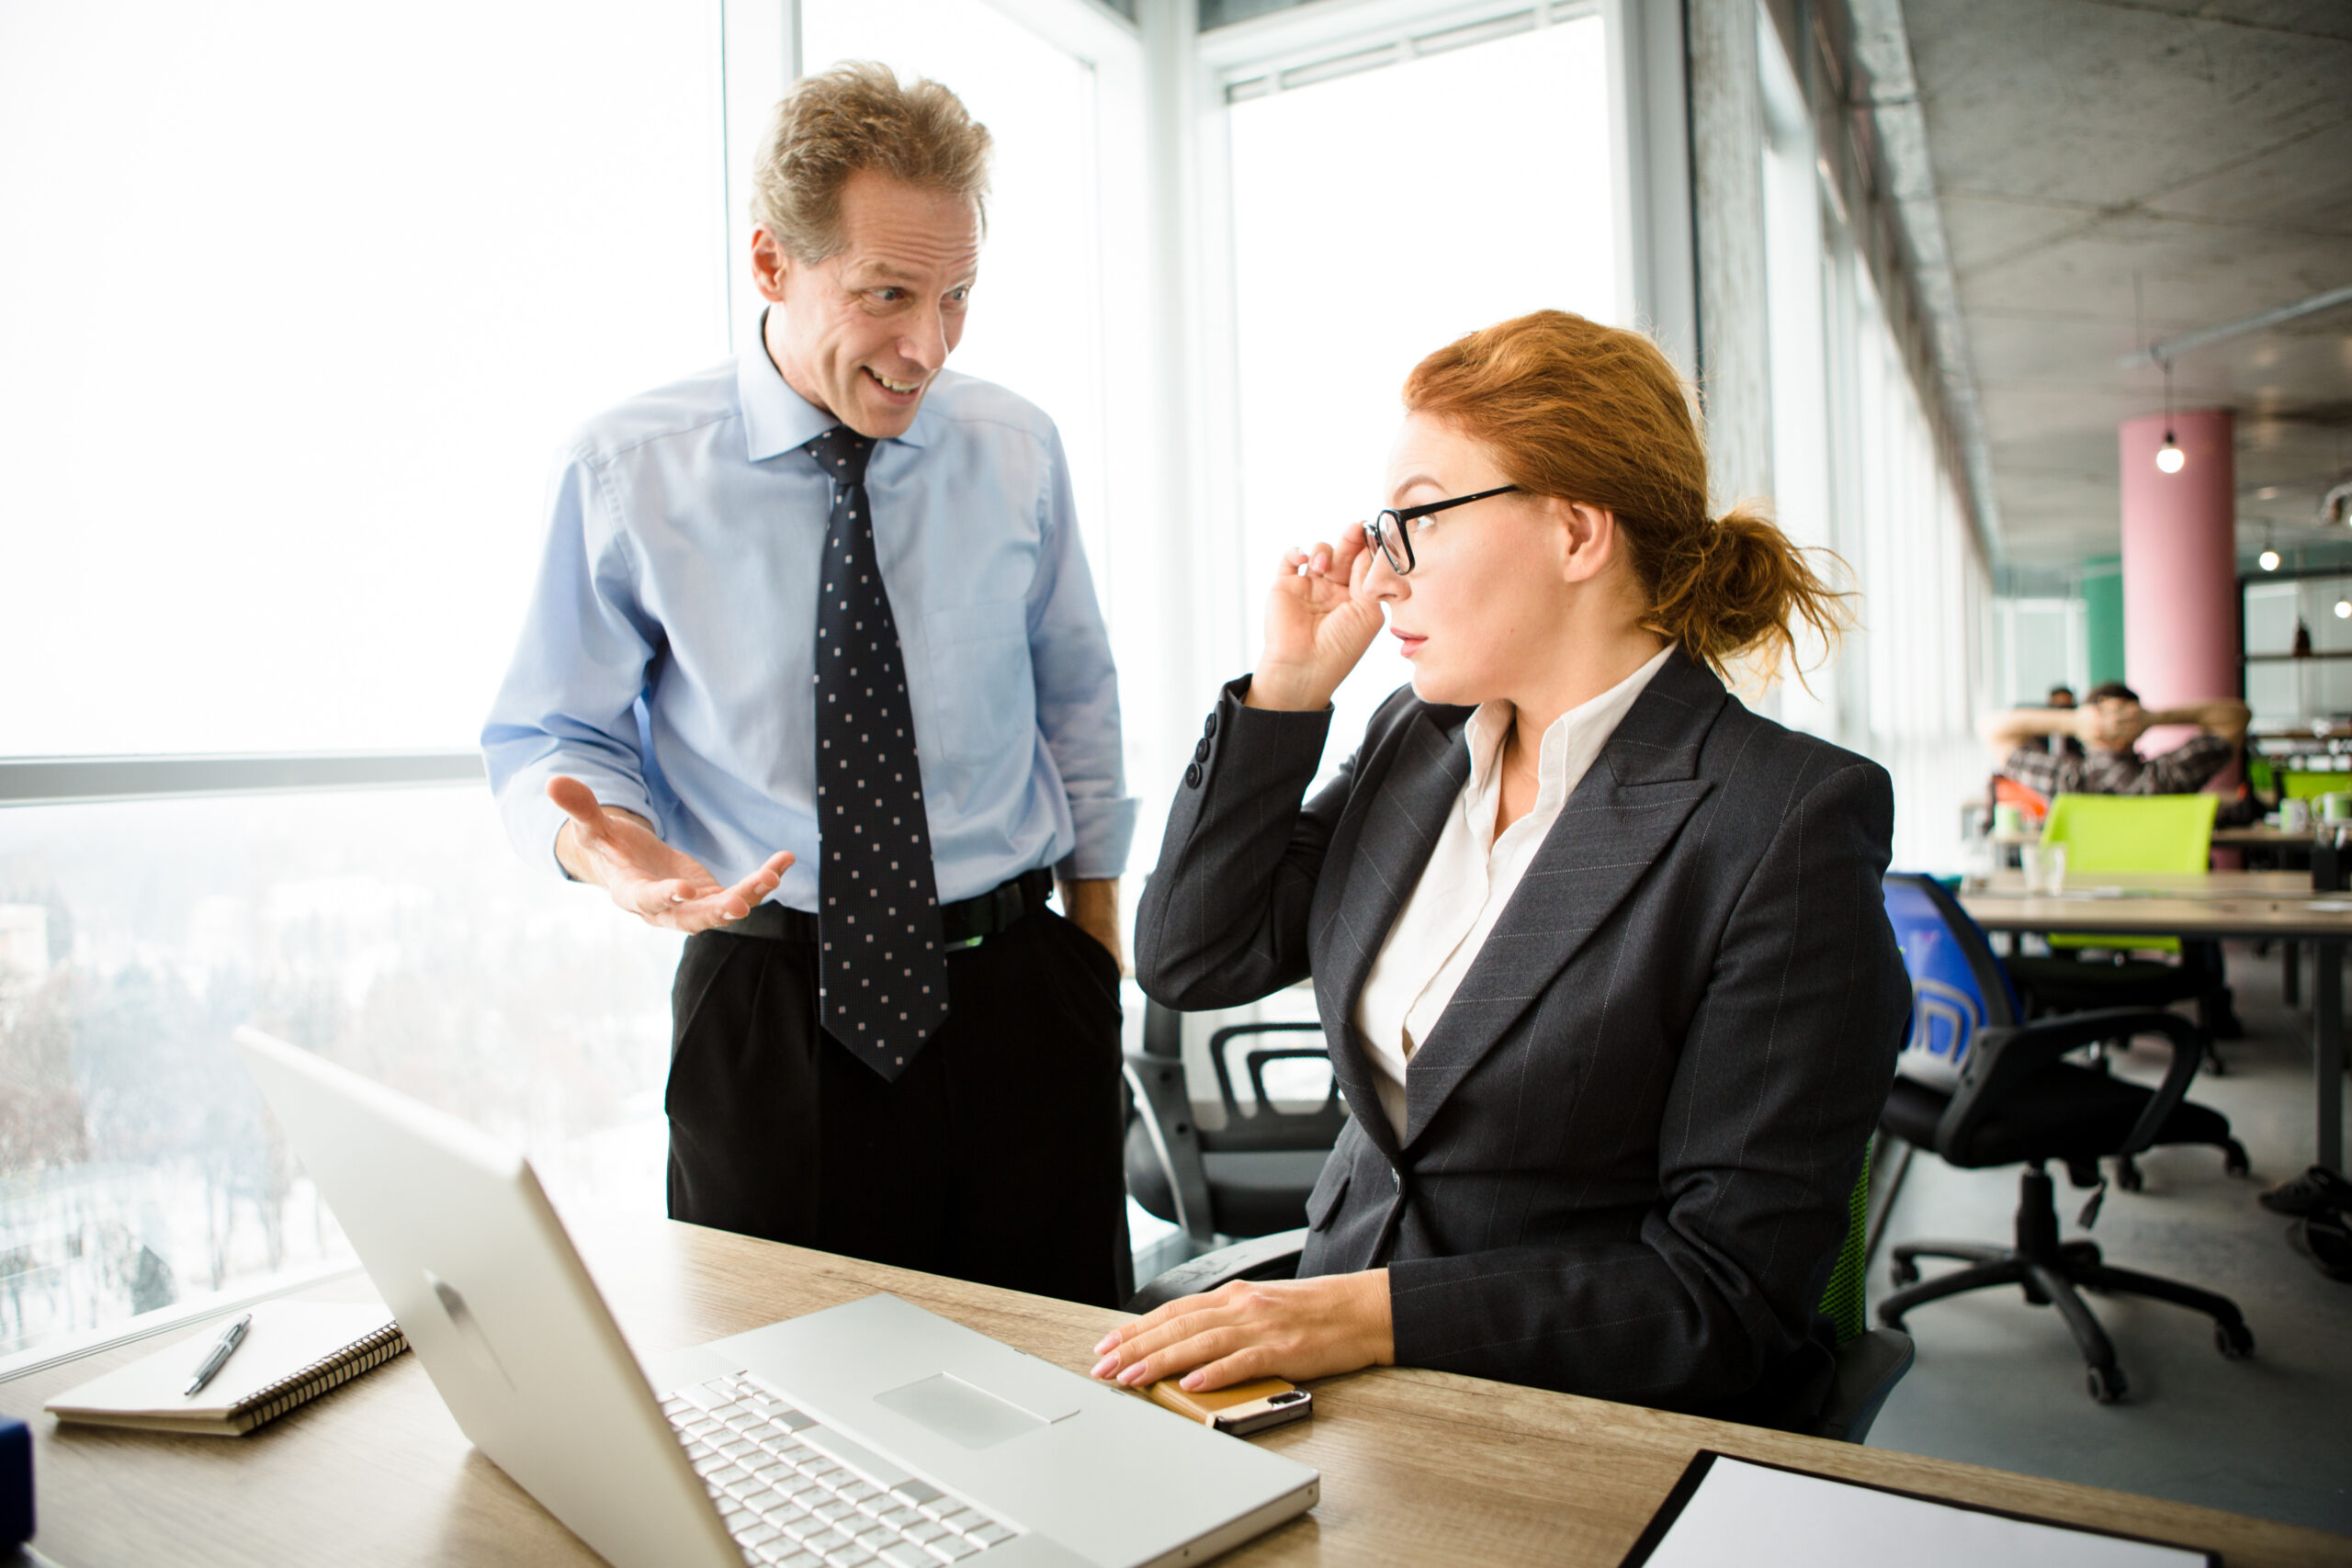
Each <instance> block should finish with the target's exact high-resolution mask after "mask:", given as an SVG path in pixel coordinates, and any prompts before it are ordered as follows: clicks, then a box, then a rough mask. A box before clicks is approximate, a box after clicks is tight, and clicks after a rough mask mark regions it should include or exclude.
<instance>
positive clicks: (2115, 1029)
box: [1936, 1008, 2205, 1155]
mask: <svg viewBox="0 0 2352 1568" xmlns="http://www.w3.org/2000/svg"><path fill="white" fill-rule="evenodd" d="M2133 1034H2161V1035H2163V1036H2164V1037H2165V1041H2166V1042H2167V1043H2169V1044H2170V1045H2171V1047H2172V1062H2171V1065H2170V1066H2168V1067H2167V1068H2166V1069H2165V1079H2164V1082H2163V1083H2162V1084H2161V1085H2159V1086H2158V1087H2157V1089H2156V1090H2155V1092H2154V1095H2152V1096H2151V1097H2150V1098H2149V1100H2148V1104H2147V1108H2146V1109H2145V1110H2144V1111H2142V1112H2141V1113H2140V1120H2139V1121H2138V1122H2135V1123H2134V1124H2133V1125H2132V1128H2131V1134H2130V1135H2129V1136H2127V1137H2126V1138H2125V1139H2124V1141H2123V1147H2121V1148H2120V1149H2116V1150H2114V1151H2113V1152H2114V1153H2116V1154H2119V1155H2135V1154H2138V1153H2140V1152H2141V1151H2142V1150H2143V1149H2145V1148H2147V1147H2148V1146H2149V1145H2152V1144H2154V1142H2155V1139H2156V1132H2157V1129H2159V1128H2161V1127H2162V1126H2163V1125H2164V1124H2165V1118H2166V1117H2167V1116H2170V1115H2171V1114H2172V1113H2173V1111H2174V1110H2175V1109H2176V1108H2177V1107H2178V1106H2179V1104H2180V1102H2181V1100H2184V1099H2185V1098H2187V1096H2188V1080H2189V1079H2191V1078H2193V1077H2196V1076H2197V1067H2198V1064H2199V1062H2200V1061H2202V1060H2203V1057H2204V1051H2205V1047H2204V1042H2203V1040H2202V1039H2200V1038H2199V1035H2198V1032H2197V1027H2196V1025H2194V1024H2192V1023H2190V1022H2189V1021H2188V1020H2187V1019H2185V1018H2182V1017H2181V1016H2180V1015H2179V1014H2178V1013H2173V1012H2164V1011H2160V1010H2154V1009H2148V1008H2104V1009H2101V1010H2098V1011H2097V1012H2078V1013H2069V1014H2067V1015H2066V1016H2065V1017H2064V1018H2052V1019H2044V1020H2041V1021H2039V1022H2035V1023H2028V1024H2023V1025H2020V1026H2018V1027H2017V1028H2014V1029H1988V1030H1986V1031H1985V1032H1984V1033H1982V1034H1980V1035H1978V1036H1977V1037H1976V1040H1975V1042H1974V1043H1973V1044H1972V1045H1971V1046H1970V1047H1969V1050H1968V1059H1967V1061H1966V1062H1964V1063H1963V1064H1962V1066H1961V1070H1960V1083H1959V1086H1958V1087H1957V1088H1956V1089H1953V1090H1952V1097H1951V1105H1950V1106H1949V1107H1947V1108H1946V1109H1945V1111H1944V1114H1943V1119H1942V1120H1941V1121H1939V1122H1937V1124H1936V1146H1937V1147H1938V1148H1939V1149H1943V1150H1951V1149H1958V1148H1960V1147H1962V1145H1964V1144H1965V1143H1966V1141H1967V1140H1968V1138H1969V1136H1970V1135H1971V1134H1973V1133H1974V1132H1975V1130H1976V1128H1977V1127H1978V1126H1979V1125H1980V1124H1981V1123H1982V1122H1984V1121H1985V1118H1986V1117H1988V1116H1989V1115H1991V1114H1992V1113H1993V1112H1994V1111H1996V1110H1997V1109H1999V1107H2000V1105H2001V1103H2002V1101H2003V1100H2005V1099H2006V1098H2007V1095H2008V1092H2009V1091H2010V1090H2011V1089H2014V1088H2015V1087H2016V1086H2017V1085H2018V1083H2019V1082H2020V1081H2022V1080H2023V1079H2025V1078H2028V1077H2032V1076H2033V1075H2034V1074H2035V1073H2037V1072H2040V1071H2041V1069H2042V1068H2044V1067H2046V1066H2050V1064H2051V1063H2052V1062H2055V1061H2056V1060H2058V1058H2059V1057H2061V1056H2063V1055H2065V1054H2066V1053H2067V1052H2069V1051H2074V1050H2079V1049H2080V1048H2081V1047H2083V1046H2085V1045H2090V1044H2095V1043H2098V1042H2099V1041H2101V1040H2114V1039H2118V1038H2121V1037H2124V1036H2128V1035H2133Z"/></svg>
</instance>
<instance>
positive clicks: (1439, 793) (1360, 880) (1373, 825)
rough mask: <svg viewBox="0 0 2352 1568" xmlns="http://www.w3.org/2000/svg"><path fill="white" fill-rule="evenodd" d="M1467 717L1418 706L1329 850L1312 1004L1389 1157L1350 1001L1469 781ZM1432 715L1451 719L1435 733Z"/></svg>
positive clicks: (1354, 1099)
mask: <svg viewBox="0 0 2352 1568" xmlns="http://www.w3.org/2000/svg"><path fill="white" fill-rule="evenodd" d="M1469 711H1470V710H1468V709H1466V708H1459V709H1446V708H1437V709H1434V710H1432V709H1429V708H1424V709H1422V710H1421V711H1420V712H1419V713H1418V714H1416V715H1415V716H1414V717H1413V720H1412V722H1411V724H1410V725H1409V726H1408V728H1407V730H1406V732H1405V734H1404V735H1403V736H1402V737H1401V738H1400V741H1399V745H1398V748H1397V760H1396V761H1395V762H1394V763H1393V764H1391V765H1390V767H1389V769H1388V771H1387V773H1386V774H1385V776H1384V777H1383V778H1382V779H1381V781H1380V783H1379V785H1378V787H1376V788H1374V789H1373V790H1372V791H1370V792H1368V798H1367V800H1366V805H1365V807H1364V811H1363V816H1362V818H1359V819H1358V820H1357V821H1356V822H1355V823H1354V824H1352V828H1353V831H1352V834H1351V832H1350V830H1349V829H1350V827H1351V825H1350V824H1345V823H1343V824H1342V825H1341V829H1340V832H1339V833H1337V834H1335V835H1334V837H1333V841H1332V844H1331V851H1330V853H1331V856H1332V858H1334V859H1338V860H1343V861H1345V862H1346V863H1347V866H1348V875H1347V881H1346V883H1345V884H1344V885H1343V886H1342V887H1341V888H1340V897H1339V898H1338V899H1337V901H1336V902H1334V903H1333V904H1332V905H1331V906H1330V909H1331V915H1330V919H1329V924H1328V925H1327V927H1326V929H1325V930H1324V931H1322V932H1320V933H1318V935H1319V938H1320V940H1319V941H1318V942H1317V950H1318V952H1317V964H1316V966H1315V991H1316V1000H1317V1006H1318V1010H1320V1012H1321V1013H1322V1015H1323V1035H1324V1039H1325V1041H1326V1042H1327V1043H1328V1045H1329V1050H1330V1053H1331V1070H1332V1072H1333V1074H1334V1075H1335V1076H1336V1077H1338V1078H1339V1080H1340V1089H1341V1090H1343V1091H1344V1092H1345V1093H1346V1095H1347V1097H1348V1103H1349V1105H1350V1106H1351V1108H1353V1110H1354V1111H1355V1115H1356V1121H1357V1122H1358V1123H1359V1124H1361V1125H1362V1126H1363V1130H1364V1133H1365V1134H1366V1135H1367V1136H1369V1137H1370V1138H1371V1139H1372V1141H1373V1142H1374V1144H1375V1145H1378V1146H1379V1148H1380V1149H1381V1152H1383V1153H1384V1154H1385V1155H1387V1156H1389V1157H1390V1158H1391V1159H1394V1158H1395V1157H1396V1155H1397V1137H1396V1133H1395V1130H1394V1129H1393V1128H1391V1127H1390V1126H1389V1124H1388V1117H1387V1114H1386V1112H1385V1111H1382V1110H1381V1108H1380V1096H1379V1094H1378V1092H1377V1091H1376V1090H1375V1089H1374V1087H1373V1077H1374V1067H1373V1065H1372V1063H1371V1061H1370V1060H1369V1059H1368V1058H1367V1057H1366V1056H1365V1055H1364V1053H1363V1048H1362V1047H1361V1046H1359V1045H1358V1044H1357V1043H1356V1038H1355V1027H1354V1015H1355V1005H1356V998H1357V996H1358V995H1360V994H1361V993H1362V992H1363V982H1364V976H1367V975H1369V974H1370V973H1371V972H1372V961H1373V960H1374V958H1375V957H1377V956H1378V955H1379V953H1380V947H1381V943H1383V942H1385V941H1386V940H1387V939H1388V928H1389V927H1390V926H1392V925H1395V924H1396V923H1397V910H1399V909H1401V908H1404V907H1405V898H1406V896H1407V895H1408V894H1409V893H1410V892H1411V891H1412V890H1413V887H1414V886H1415V885H1416V884H1417V883H1419V881H1420V877H1421V870H1422V868H1423V867H1424V866H1426V865H1428V864H1429V859H1430V852H1431V851H1432V850H1434V849H1436V847H1437V840H1438V834H1439V833H1440V832H1441V831H1442V829H1444V827H1445V814H1446V813H1447V812H1448V811H1450V810H1452V809H1453V804H1454V802H1455V801H1456V800H1457V799H1458V798H1460V796H1461V794H1462V784H1463V781H1464V780H1465V779H1467V778H1468V777H1469V776H1470V752H1469V750H1468V748H1467V747H1465V746H1464V744H1463V741H1462V725H1463V723H1464V721H1466V720H1467V718H1468V716H1469ZM1433 713H1434V714H1435V715H1437V716H1449V717H1450V718H1451V722H1450V723H1449V724H1446V725H1443V726H1441V724H1440V723H1439V720H1438V717H1433V716H1432V714H1433Z"/></svg>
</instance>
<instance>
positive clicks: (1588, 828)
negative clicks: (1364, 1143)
mask: <svg viewBox="0 0 2352 1568" xmlns="http://www.w3.org/2000/svg"><path fill="white" fill-rule="evenodd" d="M1727 700H1728V699H1727V698H1726V696H1725V694H1724V688H1723V682H1720V681H1718V680H1716V679H1715V677H1714V676H1713V674H1712V673H1710V672H1709V671H1706V670H1705V669H1703V668H1702V667H1701V666H1699V665H1697V664H1695V663H1693V662H1692V661H1691V660H1690V659H1689V658H1688V657H1686V656H1685V655H1684V654H1683V653H1682V651H1681V650H1680V649H1676V650H1675V651H1674V652H1673V653H1672V654H1671V655H1670V656H1668V660H1667V661H1666V663H1665V664H1664V665H1663V666H1661V667H1660V668H1659V670H1658V672H1657V674H1656V675H1655V676H1653V677H1652V678H1651V680H1650V683H1649V685H1648V686H1647V687H1646V688H1645V690H1644V691H1643V693H1642V694H1641V696H1640V697H1639V698H1637V699H1636V700H1635V701H1634V706H1633V708H1632V710H1631V711H1630V712H1628V713H1627V714H1626V715H1625V717H1624V719H1623V722H1622V723H1620V724H1619V725H1618V727H1617V730H1616V733H1614V734H1613V735H1611V737H1610V739H1609V743H1608V744H1607V745H1606V746H1605V747H1603V748H1602V749H1601V752H1600V757H1599V758H1597V759H1596V760H1595V761H1594V762H1593V764H1592V766H1591V767H1590V768H1589V769H1588V770H1587V771H1586V773H1585V776H1584V778H1583V779H1582V781H1580V782H1579V783H1578V784H1577V787H1576V789H1575V791H1574V792H1573V793H1572V794H1571V795H1569V796H1568V799H1567V802H1566V805H1565V806H1563V807H1561V810H1560V817H1559V820H1558V821H1556V822H1555V823H1554V824H1553V825H1552V830H1551V831H1550V832H1549V833H1547V834H1546V835H1545V836H1544V842H1543V844H1542V845H1541V846H1540V847H1539V848H1538V849H1537V850H1536V852H1535V858H1534V860H1533V861H1532V862H1531V863H1529V864H1528V867H1527V872H1526V874H1525V875H1523V876H1522V877H1521V879H1520V884H1519V886H1518V888H1517V890H1515V891H1514V892H1513V893H1512V895H1511V899H1510V903H1509V904H1508V905H1506V906H1505V907H1504V908H1503V912H1502V916H1501V918H1500V919H1498V920H1497V921H1496V922H1495V928H1494V930H1493V931H1491V932H1489V933H1488V934H1487V941H1486V942H1485V944H1484V945H1483V946H1482V947H1480V948H1479V950H1478V956H1477V958H1476V960H1475V961H1473V962H1472V964H1471V965H1470V970H1469V973H1467V974H1465V975H1464V976H1463V977H1462V984H1461V986H1460V987H1457V988H1456V989H1455V991H1454V993H1453V998H1452V999H1451V1000H1450V1001H1448V1002H1447V1004H1446V1008H1445V1011H1444V1012H1443V1013H1442V1014H1441V1015H1440V1016H1439V1018H1438V1022H1437V1026H1436V1027H1435V1028H1434V1029H1432V1030H1430V1037H1429V1039H1428V1040H1426V1041H1424V1042H1423V1043H1422V1044H1421V1048H1420V1049H1419V1051H1417V1052H1415V1053H1414V1054H1413V1061H1412V1066H1411V1068H1410V1070H1409V1071H1408V1073H1407V1074H1406V1079H1405V1087H1406V1108H1407V1109H1406V1123H1405V1142H1406V1143H1407V1144H1408V1145H1409V1144H1411V1143H1412V1142H1413V1140H1414V1139H1416V1138H1418V1137H1419V1136H1420V1135H1421V1133H1422V1131H1423V1130H1424V1129H1426V1128H1427V1127H1428V1126H1429V1124H1430V1119H1431V1118H1433V1117H1434V1116H1435V1115H1436V1114H1437V1111H1438V1109H1439V1108H1440V1107H1441V1106H1442V1105H1443V1104H1444V1103H1445V1100H1446V1099H1447V1097H1448V1096H1449V1095H1451V1094H1452V1093H1453V1089H1454V1086H1455V1085H1457V1084H1459V1083H1460V1082H1461V1081H1462V1080H1463V1078H1464V1077H1466V1076H1468V1074H1469V1072H1470V1070H1471V1069H1472V1068H1474V1067H1476V1066H1477V1065H1478V1063H1479V1062H1480V1061H1481V1060H1483V1059H1484V1058H1485V1057H1486V1055H1487V1053H1488V1052H1489V1051H1492V1050H1493V1049H1494V1048H1495V1046H1496V1044H1497V1043H1498V1042H1499V1041H1500V1040H1501V1039H1502V1037H1503V1035H1504V1034H1505V1033H1506V1032H1508V1031H1509V1030H1510V1027H1511V1025H1512V1024H1513V1023H1515V1022H1517V1021H1518V1020H1519V1017H1520V1015H1521V1013H1522V1012H1524V1011H1525V1010H1527V1007H1528V1005H1529V1004H1530V1003H1531V1002H1532V1001H1533V1000H1534V999H1535V998H1537V997H1538V996H1540V995H1542V994H1543V992H1544V987H1546V986H1548V985H1549V984H1550V983H1551V981H1552V978H1553V976H1555V975H1557V974H1558V973H1559V972H1560V970H1561V969H1562V968H1564V967H1565V966H1566V964H1567V963H1568V961H1569V960H1570V959H1572V958H1574V957H1575V956H1576V954H1577V950H1578V949H1580V948H1582V947H1583V946H1584V944H1585V942H1587V941H1588V940H1589V939H1590V938H1591V936H1592V933H1593V932H1594V931H1597V930H1599V929H1600V925H1601V922H1603V921H1604V920H1606V919H1608V918H1609V916H1610V914H1611V912H1612V911H1613V910H1615V908H1617V906H1618V905H1619V904H1620V903H1622V902H1623V900H1624V898H1625V896H1626V895H1627V894H1628V893H1630V892H1631V891H1632V890H1633V887H1634V884H1635V883H1637V882H1639V881H1640V880H1641V879H1642V876H1643V874H1645V873H1646V872H1647V871H1648V870H1649V869H1650V867H1651V866H1652V865H1655V864H1656V863H1657V861H1658V859H1659V857H1660V856H1662V855H1663V854H1664V853H1665V852H1666V850H1667V847H1668V845H1669V844H1671V843H1672V842H1673V840H1674V836H1675V835H1676V834H1677V833H1678V832H1679V831H1680V830H1681V828H1682V824H1683V822H1684V821H1685V820H1686V819H1688V818H1689V817H1690V815H1691V811H1692V809H1693V808H1695V807H1697V806H1698V804H1699V802H1700V800H1701V799H1702V798H1703V797H1704V796H1705V795H1706V794H1707V792H1708V791H1709V790H1710V789H1711V788H1713V784H1712V783H1711V782H1710V781H1708V780H1705V779H1702V778H1699V777H1698V776H1697V774H1698V764H1699V748H1700V746H1701V744H1702V742H1703V741H1704V740H1705V739H1706V735H1707V731H1708V729H1709V728H1711V727H1712V726H1713V723H1714V720H1715V716H1716V715H1717V714H1718V713H1720V712H1721V711H1722V709H1723V705H1724V702H1725V701H1727ZM1465 767H1466V762H1465ZM1427 858H1428V857H1427V855H1426V853H1424V855H1423V857H1422V859H1423V861H1424V862H1426V860H1427ZM1394 912H1395V911H1394V908H1393V907H1392V908H1391V915H1392V917H1393V915H1394ZM1368 966H1369V965H1368V964H1367V967H1368ZM1358 978H1359V980H1361V976H1358Z"/></svg>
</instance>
